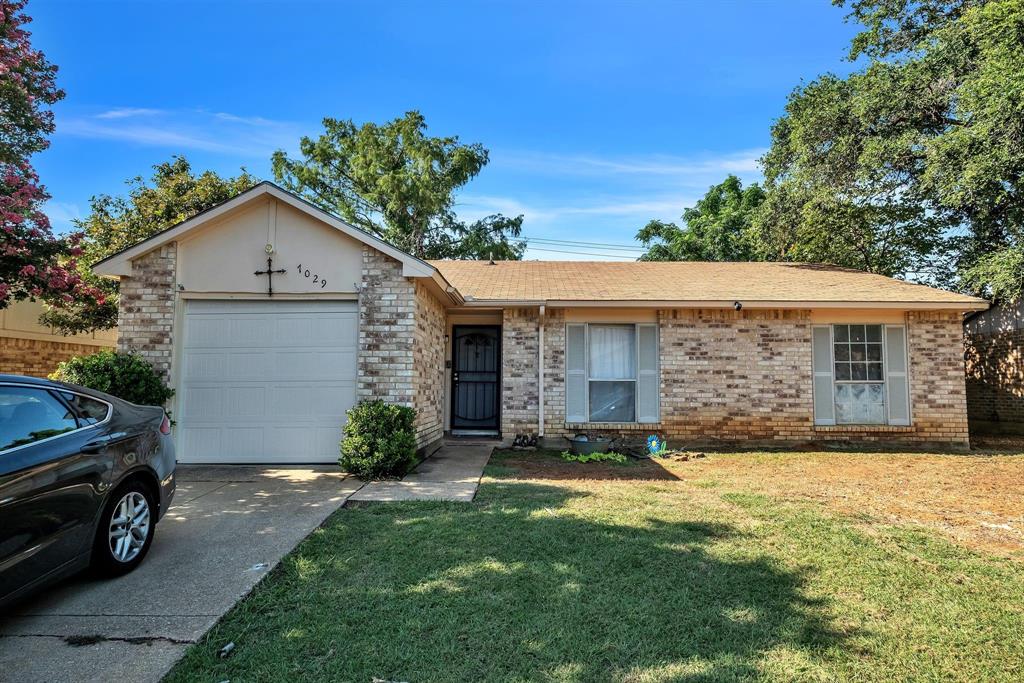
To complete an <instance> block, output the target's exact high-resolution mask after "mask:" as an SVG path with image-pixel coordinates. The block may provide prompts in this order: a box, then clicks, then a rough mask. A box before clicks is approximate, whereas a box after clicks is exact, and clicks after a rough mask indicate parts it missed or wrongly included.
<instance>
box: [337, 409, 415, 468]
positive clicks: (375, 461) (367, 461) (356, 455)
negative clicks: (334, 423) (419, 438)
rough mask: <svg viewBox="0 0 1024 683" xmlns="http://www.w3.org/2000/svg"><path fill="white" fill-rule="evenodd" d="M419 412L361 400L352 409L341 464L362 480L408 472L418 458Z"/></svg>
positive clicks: (349, 413)
mask: <svg viewBox="0 0 1024 683" xmlns="http://www.w3.org/2000/svg"><path fill="white" fill-rule="evenodd" d="M415 420H416V411H415V410H413V409H412V408H407V407H405V406H398V405H392V404H390V403H385V402H384V401H361V402H360V403H358V404H356V406H355V407H353V408H352V409H351V410H349V411H348V423H347V424H346V425H345V438H343V439H342V440H341V457H340V458H338V463H339V464H340V465H341V466H342V468H344V469H345V471H346V472H351V473H352V474H354V475H356V476H357V477H359V478H360V479H381V478H385V477H393V476H398V475H402V474H405V473H406V472H407V471H408V470H409V468H410V467H411V466H412V464H413V463H414V462H415V461H416V430H415V427H414V424H413V423H414V422H415Z"/></svg>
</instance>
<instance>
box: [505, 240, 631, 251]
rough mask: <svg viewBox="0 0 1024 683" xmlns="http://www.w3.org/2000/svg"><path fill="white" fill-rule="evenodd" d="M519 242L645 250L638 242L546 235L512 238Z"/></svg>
mask: <svg viewBox="0 0 1024 683" xmlns="http://www.w3.org/2000/svg"><path fill="white" fill-rule="evenodd" d="M514 239H516V240H518V241H520V242H537V243H541V244H555V245H559V246H571V247H588V248H592V249H603V248H606V247H607V248H612V249H627V250H630V251H647V249H646V248H645V247H642V246H640V245H638V244H609V243H608V242H579V241H575V240H560V239H551V238H547V237H516V238H514Z"/></svg>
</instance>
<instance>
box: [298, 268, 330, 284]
mask: <svg viewBox="0 0 1024 683" xmlns="http://www.w3.org/2000/svg"><path fill="white" fill-rule="evenodd" d="M299 275H301V276H302V277H311V278H313V284H314V285H320V289H323V288H324V287H326V286H327V280H325V279H323V278H322V277H320V276H319V275H317V274H316V273H314V272H313V271H311V270H310V269H309V268H303V267H302V264H301V263H300V264H299Z"/></svg>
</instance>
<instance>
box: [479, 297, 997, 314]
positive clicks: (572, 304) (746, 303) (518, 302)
mask: <svg viewBox="0 0 1024 683" xmlns="http://www.w3.org/2000/svg"><path fill="white" fill-rule="evenodd" d="M736 303H737V300H735V299H734V300H731V301H729V300H721V299H699V300H698V299H687V300H683V299H675V300H673V299H662V300H653V299H473V298H470V299H466V302H465V305H466V306H471V307H490V308H494V307H496V306H497V307H501V306H542V305H544V306H550V307H552V308H733V307H734V306H735V304H736ZM739 303H741V304H742V307H743V308H755V309H766V308H788V309H806V308H880V309H898V310H918V311H922V310H928V311H933V310H949V311H962V312H963V311H983V310H985V309H987V308H988V307H989V303H988V302H987V301H985V300H984V299H970V300H965V301H795V300H789V301H768V300H759V301H750V300H740V301H739Z"/></svg>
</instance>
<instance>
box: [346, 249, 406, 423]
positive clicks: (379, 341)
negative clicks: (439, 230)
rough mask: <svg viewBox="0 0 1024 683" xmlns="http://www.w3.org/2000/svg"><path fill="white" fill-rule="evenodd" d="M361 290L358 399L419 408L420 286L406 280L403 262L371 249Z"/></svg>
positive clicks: (365, 251) (366, 255)
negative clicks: (415, 370) (415, 368)
mask: <svg viewBox="0 0 1024 683" xmlns="http://www.w3.org/2000/svg"><path fill="white" fill-rule="evenodd" d="M362 286H363V289H362V291H361V292H360V295H359V380H358V385H357V389H356V396H357V398H359V399H360V400H372V399H381V400H383V401H387V402H388V403H397V404H399V405H403V406H410V407H414V406H413V394H414V382H413V379H414V378H413V352H412V349H413V334H414V332H415V330H416V321H415V315H416V289H415V286H414V285H413V283H412V282H411V281H410V280H408V279H407V278H405V277H403V276H402V264H401V263H399V262H398V261H395V260H394V259H392V258H389V257H388V256H385V255H384V254H382V253H380V252H379V251H377V250H376V249H373V248H371V247H368V246H364V247H363V282H362Z"/></svg>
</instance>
